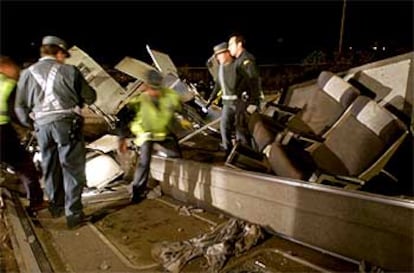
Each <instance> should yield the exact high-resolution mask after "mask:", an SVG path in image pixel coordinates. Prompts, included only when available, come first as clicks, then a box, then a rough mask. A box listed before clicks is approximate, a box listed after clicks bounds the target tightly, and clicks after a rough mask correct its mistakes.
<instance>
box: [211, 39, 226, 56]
mask: <svg viewBox="0 0 414 273" xmlns="http://www.w3.org/2000/svg"><path fill="white" fill-rule="evenodd" d="M227 48H228V44H227V43H226V42H222V43H220V44H218V45H216V46H215V47H214V48H213V51H214V55H217V54H220V53H222V52H226V51H228V49H227Z"/></svg>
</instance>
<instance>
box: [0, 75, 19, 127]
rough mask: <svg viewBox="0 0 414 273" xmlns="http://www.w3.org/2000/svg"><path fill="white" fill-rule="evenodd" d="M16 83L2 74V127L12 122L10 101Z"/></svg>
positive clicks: (0, 99) (0, 102)
mask: <svg viewBox="0 0 414 273" xmlns="http://www.w3.org/2000/svg"><path fill="white" fill-rule="evenodd" d="M15 86H16V81H15V80H13V79H10V78H8V77H6V76H5V75H3V74H0V125H2V124H7V123H9V122H10V116H9V109H8V108H9V107H8V100H9V97H10V94H11V92H12V91H13V89H14V87H15Z"/></svg>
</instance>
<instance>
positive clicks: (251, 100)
mask: <svg viewBox="0 0 414 273" xmlns="http://www.w3.org/2000/svg"><path fill="white" fill-rule="evenodd" d="M228 44H229V51H230V54H231V55H232V56H233V57H234V58H235V65H236V70H237V74H238V77H237V83H236V90H237V92H238V93H239V94H241V97H242V99H241V100H239V105H238V106H237V115H236V116H237V120H236V124H237V126H238V127H240V128H243V129H244V130H245V132H244V133H243V136H245V139H243V140H242V143H243V144H247V145H249V146H250V144H251V143H250V140H249V138H248V130H247V121H246V109H247V106H248V105H255V106H256V107H257V109H260V104H261V102H262V100H263V99H264V96H263V92H262V87H261V81H260V75H259V69H258V67H257V65H256V58H255V57H254V56H253V54H251V53H250V52H248V51H247V50H246V48H245V44H246V41H245V39H244V37H243V36H242V35H239V34H234V35H232V36H230V38H229V43H228Z"/></svg>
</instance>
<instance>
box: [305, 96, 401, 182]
mask: <svg viewBox="0 0 414 273" xmlns="http://www.w3.org/2000/svg"><path fill="white" fill-rule="evenodd" d="M407 134H408V130H407V127H406V126H405V125H404V123H403V122H401V121H400V120H399V119H398V118H396V117H395V116H394V115H393V114H391V112H389V111H388V110H387V109H385V108H384V107H382V106H380V105H379V104H377V103H376V102H375V101H374V100H372V99H370V98H368V97H366V96H359V97H358V98H357V99H356V100H355V101H354V103H353V104H352V105H351V106H350V107H349V108H348V110H347V111H346V112H345V113H344V115H343V116H342V117H341V118H340V119H339V120H338V122H337V123H336V124H335V125H334V126H332V128H331V129H330V130H329V131H328V132H327V133H326V134H325V135H324V138H325V141H324V142H323V143H322V144H318V145H311V146H310V147H308V148H307V150H308V151H309V152H310V154H311V156H312V158H313V160H314V162H315V163H316V165H317V167H318V169H320V170H321V171H322V172H326V173H328V174H334V175H346V176H352V177H358V178H361V179H363V180H368V179H370V178H372V177H373V176H375V175H376V174H378V173H379V172H380V171H381V169H382V167H383V166H384V165H385V163H386V162H387V161H388V159H389V158H390V157H391V155H392V153H393V152H394V151H395V150H396V149H397V147H398V146H399V144H401V143H402V140H403V139H404V138H405V136H406V135H407Z"/></svg>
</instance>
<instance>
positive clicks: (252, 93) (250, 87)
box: [235, 50, 261, 104]
mask: <svg viewBox="0 0 414 273" xmlns="http://www.w3.org/2000/svg"><path fill="white" fill-rule="evenodd" d="M235 65H236V69H237V74H238V75H239V76H238V77H237V83H236V90H237V92H238V93H239V94H242V93H243V92H246V93H247V95H248V96H249V99H248V102H249V103H251V104H258V103H259V102H260V94H261V86H260V76H259V70H258V68H257V65H256V59H255V57H254V56H253V55H252V54H251V53H249V52H248V51H246V50H244V51H243V52H242V54H241V55H240V56H239V57H238V58H236V60H235Z"/></svg>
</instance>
